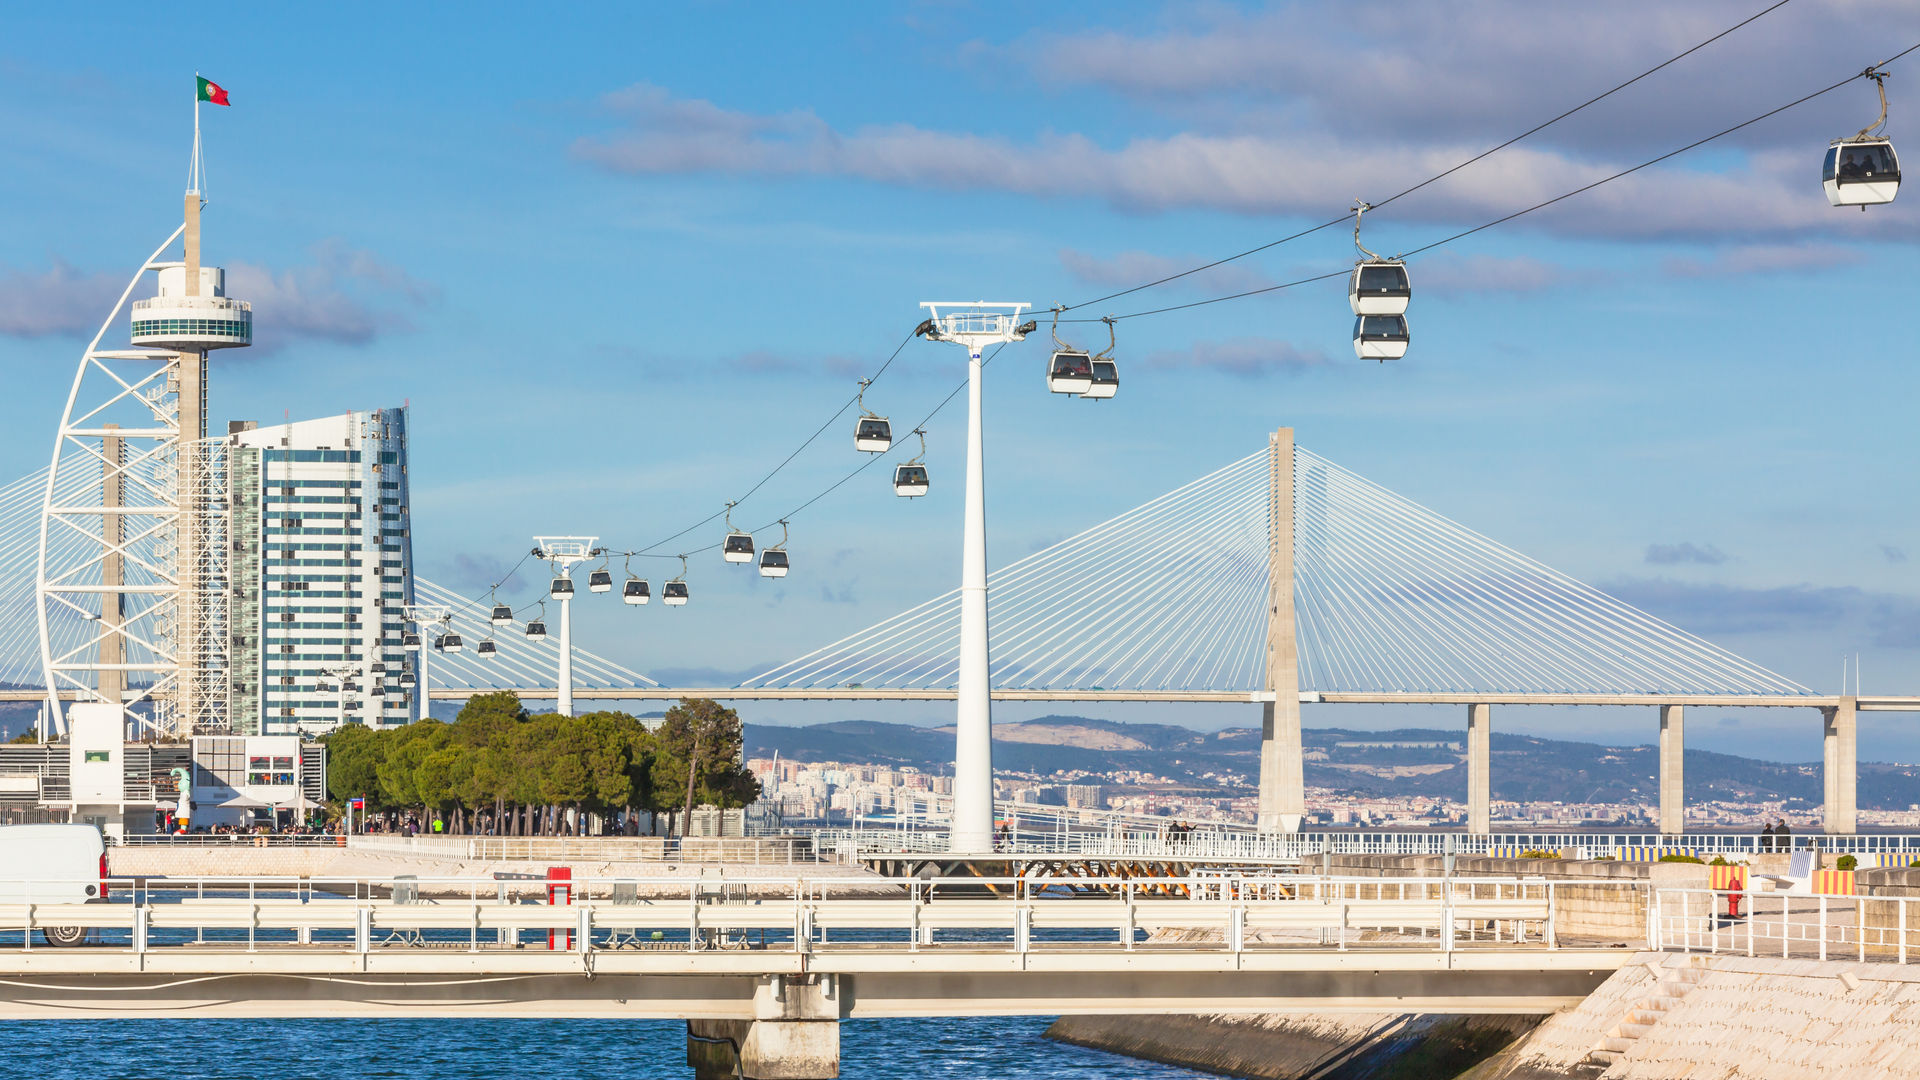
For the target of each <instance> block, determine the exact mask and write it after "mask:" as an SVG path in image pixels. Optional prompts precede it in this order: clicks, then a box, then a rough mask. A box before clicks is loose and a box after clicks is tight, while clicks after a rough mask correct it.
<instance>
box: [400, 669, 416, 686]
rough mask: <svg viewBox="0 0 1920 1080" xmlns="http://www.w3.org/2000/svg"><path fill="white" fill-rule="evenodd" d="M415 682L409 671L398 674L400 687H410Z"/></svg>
mask: <svg viewBox="0 0 1920 1080" xmlns="http://www.w3.org/2000/svg"><path fill="white" fill-rule="evenodd" d="M415 681H416V680H415V679H414V677H413V672H411V671H403V672H401V673H400V685H401V686H412V685H413V684H414V682H415Z"/></svg>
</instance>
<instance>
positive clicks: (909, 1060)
mask: <svg viewBox="0 0 1920 1080" xmlns="http://www.w3.org/2000/svg"><path fill="white" fill-rule="evenodd" d="M1047 1024H1048V1021H1047V1020H1046V1019H1045V1018H1043V1017H989V1018H975V1019H939V1020H850V1021H847V1022H845V1023H844V1024H842V1025H841V1029H840V1075H841V1076H843V1077H846V1078H847V1080H920V1078H923V1077H924V1078H933V1080H940V1078H946V1080H1001V1078H1015V1077H1018V1078H1027V1077H1032V1078H1035V1080H1093V1078H1095V1077H1102V1078H1104V1077H1125V1078H1127V1080H1190V1078H1198V1077H1201V1076H1203V1075H1205V1074H1202V1073H1197V1072H1192V1071H1190V1070H1187V1069H1179V1068H1174V1067H1172V1066H1168V1065H1157V1064H1154V1063H1152V1062H1147V1061H1136V1060H1134V1059H1132V1058H1126V1057H1119V1056H1116V1055H1113V1054H1103V1053H1101V1052H1099V1051H1097V1050H1085V1049H1082V1048H1080V1047H1077V1046H1067V1045H1064V1044H1062V1043H1057V1042H1053V1041H1052V1040H1050V1039H1046V1038H1043V1037H1042V1034H1041V1033H1042V1032H1044V1031H1045V1030H1046V1028H1047ZM686 1048H687V1042H686V1025H685V1024H682V1023H680V1022H679V1021H668V1020H646V1021H620V1020H448V1021H435V1020H275V1021H249V1020H109V1021H70V1020H49V1021H30V1022H24V1023H15V1024H7V1025H4V1026H0V1062H4V1065H0V1072H3V1073H4V1075H5V1076H6V1077H9V1078H12V1077H24V1078H30V1080H56V1078H62V1077H83V1078H86V1080H130V1078H134V1077H142V1078H145V1077H152V1078H155V1080H307V1078H309V1077H312V1078H326V1080H377V1078H383V1077H405V1078H409V1080H464V1078H467V1077H476V1078H479V1077H484V1078H487V1080H495V1078H498V1080H540V1078H546V1077H553V1078H555V1080H561V1078H564V1080H651V1078H654V1077H660V1078H663V1080H667V1078H670V1080H690V1078H691V1077H692V1076H693V1070H692V1069H690V1068H688V1067H687V1064H686Z"/></svg>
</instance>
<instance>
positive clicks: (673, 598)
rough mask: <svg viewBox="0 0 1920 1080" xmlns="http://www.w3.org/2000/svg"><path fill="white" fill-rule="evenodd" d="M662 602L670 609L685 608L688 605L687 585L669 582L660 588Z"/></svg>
mask: <svg viewBox="0 0 1920 1080" xmlns="http://www.w3.org/2000/svg"><path fill="white" fill-rule="evenodd" d="M660 602H661V603H663V604H665V605H667V606H668V607H685V606H686V603H687V583H686V582H684V581H669V582H667V583H666V584H664V585H662V586H660Z"/></svg>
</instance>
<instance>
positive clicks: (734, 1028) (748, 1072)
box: [687, 975, 842, 1080]
mask: <svg viewBox="0 0 1920 1080" xmlns="http://www.w3.org/2000/svg"><path fill="white" fill-rule="evenodd" d="M841 1003H842V995H841V993H840V979H839V977H838V976H834V975H766V976H762V977H761V978H760V980H759V982H758V984H757V985H756V986H755V987H754V993H753V1011H754V1018H753V1019H751V1020H688V1021H687V1064H689V1065H691V1066H693V1075H694V1080H735V1078H740V1080H834V1078H835V1077H837V1076H839V1075H840V1014H841Z"/></svg>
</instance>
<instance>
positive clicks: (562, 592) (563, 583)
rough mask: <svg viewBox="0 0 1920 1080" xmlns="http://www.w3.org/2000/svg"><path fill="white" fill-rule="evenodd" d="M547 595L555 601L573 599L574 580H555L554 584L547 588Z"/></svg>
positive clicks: (562, 578)
mask: <svg viewBox="0 0 1920 1080" xmlns="http://www.w3.org/2000/svg"><path fill="white" fill-rule="evenodd" d="M547 595H548V596H551V597H553V598H554V599H555V600H571V599H573V579H572V578H569V577H557V578H554V579H553V584H551V585H549V586H547Z"/></svg>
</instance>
